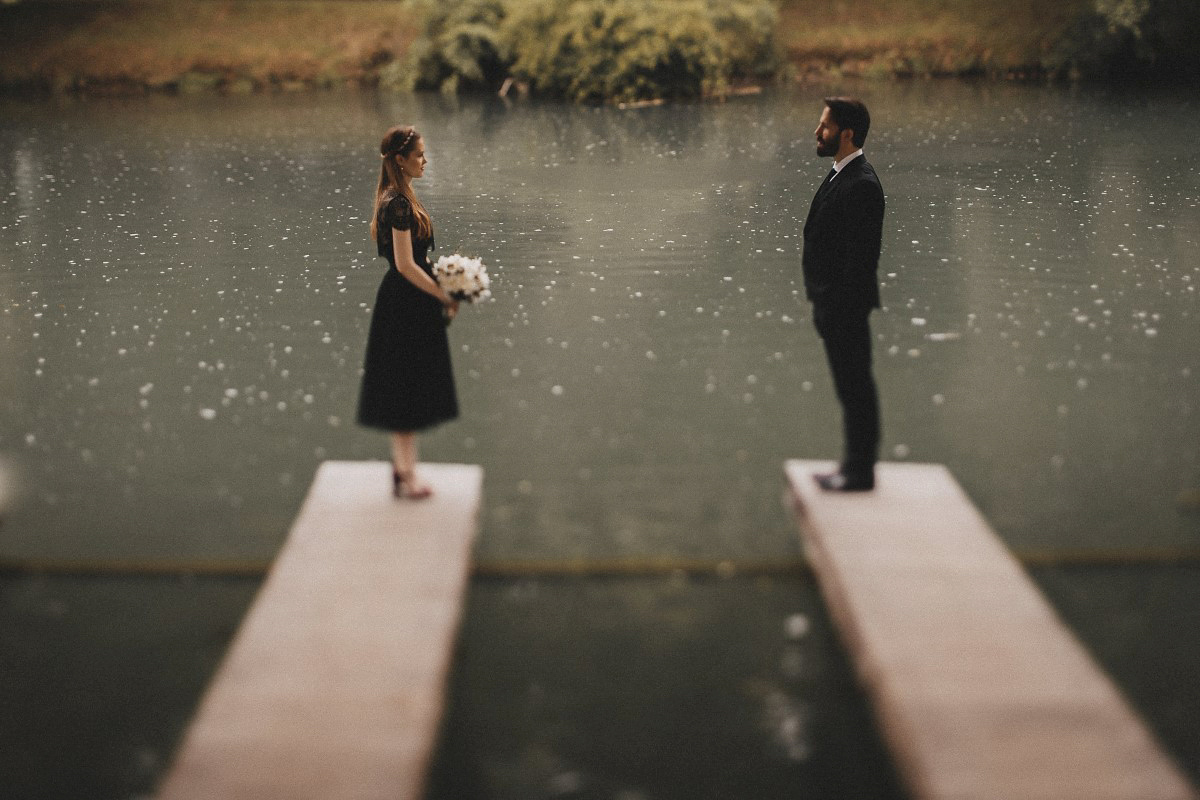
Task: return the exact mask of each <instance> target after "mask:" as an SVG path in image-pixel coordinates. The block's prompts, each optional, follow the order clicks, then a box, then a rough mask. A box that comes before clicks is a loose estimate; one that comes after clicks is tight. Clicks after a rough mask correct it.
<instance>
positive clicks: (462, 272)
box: [433, 253, 492, 303]
mask: <svg viewBox="0 0 1200 800" xmlns="http://www.w3.org/2000/svg"><path fill="white" fill-rule="evenodd" d="M433 277H434V279H435V280H437V282H438V285H439V286H441V287H442V289H444V290H445V291H446V294H448V295H450V296H451V297H453V298H454V299H455V300H465V301H467V302H468V303H474V302H476V301H478V300H487V299H488V298H490V297H491V296H492V293H491V291H490V288H489V287H490V286H491V285H492V279H491V278H490V277H489V276H488V273H487V267H485V266H484V265H483V261H482V260H481V259H478V258H468V257H467V256H463V255H459V254H458V253H454V254H453V255H449V256H442V257H440V258H439V259H438V260H437V263H435V264H434V265H433Z"/></svg>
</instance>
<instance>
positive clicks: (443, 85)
mask: <svg viewBox="0 0 1200 800" xmlns="http://www.w3.org/2000/svg"><path fill="white" fill-rule="evenodd" d="M777 22H778V15H777V12H776V9H775V6H774V5H773V4H772V3H771V2H770V0H726V1H725V2H722V1H721V0H490V1H485V0H457V2H453V3H451V4H450V5H448V6H443V7H442V8H441V9H438V10H436V11H434V12H433V13H431V15H430V17H429V23H428V25H427V28H426V32H425V35H424V36H422V37H421V39H419V40H418V41H417V42H415V43H414V45H413V48H412V50H411V51H410V56H409V59H408V62H407V64H405V65H404V66H403V67H401V66H400V65H389V68H388V71H387V75H385V76H382V77H381V81H382V82H383V83H385V84H390V85H397V86H401V87H404V88H410V89H440V90H442V91H451V92H454V91H468V90H494V89H495V88H496V87H498V86H499V85H500V84H501V83H502V82H503V81H504V79H505V78H506V77H511V78H513V79H515V80H517V81H520V82H522V83H524V84H526V85H528V86H529V87H530V88H531V89H532V90H533V91H534V92H536V93H539V94H542V95H546V96H551V97H560V98H566V99H569V100H572V101H575V102H581V103H597V102H610V101H612V102H615V101H631V100H646V99H651V98H693V97H703V96H707V95H713V94H720V93H721V92H723V91H725V90H726V89H727V88H728V87H729V85H730V83H731V82H732V81H735V80H738V79H750V80H756V81H761V80H765V79H769V78H771V77H772V76H774V75H775V74H776V73H777V72H778V70H779V67H780V64H781V58H780V56H779V50H778V47H777V46H776V44H775V37H774V31H775V26H776V23H777Z"/></svg>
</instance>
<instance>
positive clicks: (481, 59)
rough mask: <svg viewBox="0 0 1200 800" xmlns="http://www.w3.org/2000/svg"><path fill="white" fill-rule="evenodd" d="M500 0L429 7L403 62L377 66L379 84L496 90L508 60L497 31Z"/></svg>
mask: <svg viewBox="0 0 1200 800" xmlns="http://www.w3.org/2000/svg"><path fill="white" fill-rule="evenodd" d="M508 5H510V2H505V0H460V2H452V3H445V4H442V5H441V6H439V7H437V8H436V9H433V10H432V11H430V12H429V16H428V17H427V22H426V25H425V33H424V35H423V36H421V37H420V38H419V39H417V40H416V41H415V42H413V44H412V47H411V48H410V49H409V52H408V59H407V60H406V62H393V63H391V64H389V65H387V66H386V67H385V68H384V69H383V70H381V71H380V83H381V84H382V85H384V86H388V87H393V88H398V89H405V90H416V91H430V90H433V91H442V92H447V93H450V94H454V93H457V92H459V91H472V90H495V89H496V88H497V87H499V86H500V84H501V82H502V81H503V80H504V78H505V76H506V75H507V74H508V65H509V62H510V61H511V59H510V57H509V55H508V50H507V48H506V47H505V46H504V43H503V41H502V39H501V36H500V27H501V23H502V22H503V20H504V18H505V16H506V15H507V13H508V9H507V6H508Z"/></svg>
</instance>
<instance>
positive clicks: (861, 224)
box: [803, 156, 884, 310]
mask: <svg viewBox="0 0 1200 800" xmlns="http://www.w3.org/2000/svg"><path fill="white" fill-rule="evenodd" d="M883 206H884V200H883V186H882V185H881V184H880V183H879V176H877V175H876V174H875V169H874V167H872V166H871V165H870V164H868V163H867V159H866V156H859V157H858V158H856V159H854V160H853V161H851V162H850V163H849V164H847V165H846V166H845V167H844V168H843V169H842V171H841V172H840V173H838V175H837V177H836V178H834V179H833V180H832V181H827V182H825V183H823V184H822V185H821V188H820V189H818V190H817V194H816V196H815V197H814V198H813V201H812V206H811V207H810V208H809V210H808V219H807V220H806V221H805V223H804V256H803V265H804V290H805V293H806V294H807V295H808V299H809V300H810V301H811V302H812V303H813V304H814V305H819V306H822V307H824V308H826V309H829V310H862V309H871V308H879V281H878V278H877V276H876V273H877V271H878V269H879V251H880V248H881V245H882V241H883Z"/></svg>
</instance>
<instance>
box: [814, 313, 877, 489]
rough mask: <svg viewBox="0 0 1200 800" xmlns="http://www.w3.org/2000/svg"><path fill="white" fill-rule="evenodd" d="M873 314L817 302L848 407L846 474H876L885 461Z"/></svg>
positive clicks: (817, 319)
mask: <svg viewBox="0 0 1200 800" xmlns="http://www.w3.org/2000/svg"><path fill="white" fill-rule="evenodd" d="M870 315H871V309H870V308H852V309H843V308H830V307H825V306H822V305H820V304H817V305H814V306H813V325H814V326H815V327H816V329H817V334H818V335H819V336H820V337H821V341H822V343H824V345H825V358H826V359H827V360H828V362H829V371H830V372H831V373H832V374H833V387H834V391H835V392H836V393H837V398H838V402H839V403H840V404H841V406H842V432H843V444H844V448H845V449H844V454H843V459H842V465H841V472H842V473H843V474H846V475H871V474H872V473H873V471H874V468H875V462H876V461H877V460H878V459H879V432H880V425H879V394H878V392H877V390H876V389H875V378H874V377H873V376H872V374H871V328H870V325H869V324H868V321H867V318H868V317H869V316H870Z"/></svg>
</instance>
